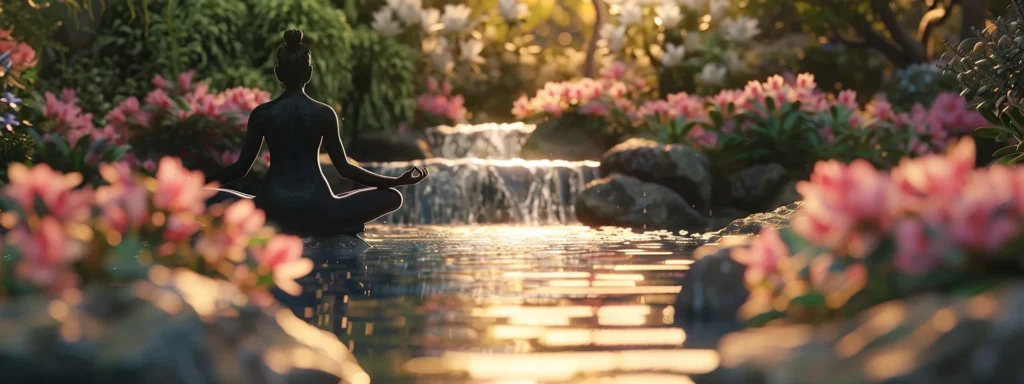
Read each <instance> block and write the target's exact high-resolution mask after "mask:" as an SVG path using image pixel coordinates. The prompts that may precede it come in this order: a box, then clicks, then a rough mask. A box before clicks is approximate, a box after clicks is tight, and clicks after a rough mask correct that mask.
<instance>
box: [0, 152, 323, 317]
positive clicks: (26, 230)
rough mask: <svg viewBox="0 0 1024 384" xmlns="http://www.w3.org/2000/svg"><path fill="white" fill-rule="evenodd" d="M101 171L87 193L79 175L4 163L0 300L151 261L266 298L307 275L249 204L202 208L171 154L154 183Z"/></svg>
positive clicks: (200, 183)
mask: <svg viewBox="0 0 1024 384" xmlns="http://www.w3.org/2000/svg"><path fill="white" fill-rule="evenodd" d="M101 173H102V175H103V179H104V181H105V182H106V184H104V185H102V186H99V187H96V188H93V187H90V186H84V187H80V184H81V183H82V176H81V175H80V174H77V173H69V174H63V173H60V172H56V171H54V170H53V169H51V168H50V167H49V166H47V165H45V164H43V165H36V166H34V167H31V168H29V167H27V166H25V165H22V164H13V165H12V166H11V167H10V170H9V175H10V178H11V182H10V184H8V185H7V186H6V187H4V190H3V199H2V202H3V207H4V209H3V213H2V214H0V223H2V225H3V233H2V235H3V237H2V241H0V252H2V253H3V255H4V257H3V259H0V276H2V278H0V285H2V287H0V289H2V290H0V296H11V295H19V294H23V293H28V292H37V291H41V292H44V293H48V294H59V293H61V292H63V291H65V290H68V289H74V288H76V287H78V286H80V285H82V284H88V283H118V282H126V281H131V280H134V279H138V278H142V277H144V276H145V273H146V271H147V269H148V267H150V266H154V265H161V266H166V267H171V268H188V269H191V270H194V271H197V272H199V273H201V274H205V275H207V276H213V277H216V278H219V279H223V280H227V281H230V282H232V283H234V284H236V285H238V286H239V287H240V288H242V289H243V290H244V291H245V292H248V293H250V294H251V295H253V296H254V297H257V298H261V299H269V295H268V293H267V290H266V288H267V287H268V286H270V284H271V283H276V284H277V285H278V286H279V287H280V288H282V289H283V290H285V291H286V292H289V293H291V294H296V293H297V291H300V290H301V287H299V286H298V285H297V283H295V281H294V279H295V278H297V277H301V276H303V275H304V274H306V273H308V272H309V271H310V270H311V269H312V263H311V262H310V261H309V260H308V259H304V258H302V242H301V240H300V239H299V238H298V237H294V236H288V235H280V234H276V233H275V231H274V230H273V228H271V227H267V226H266V225H265V222H264V219H265V216H264V214H263V213H262V212H261V211H259V210H257V209H255V207H254V205H253V203H252V201H250V200H242V201H240V202H237V203H234V204H232V205H230V206H226V207H225V206H222V205H215V206H213V207H211V208H209V209H207V207H206V204H205V199H206V198H208V197H209V196H210V195H211V194H212V192H214V191H212V190H210V189H208V188H204V187H206V186H205V185H204V184H205V182H204V179H203V175H202V173H200V172H198V171H189V170H187V169H186V168H185V167H183V165H182V163H181V162H180V161H179V160H177V159H175V158H170V157H167V158H163V159H161V160H160V165H159V168H158V170H157V172H156V177H155V178H151V177H147V176H142V175H139V174H133V173H132V171H131V168H130V167H129V166H128V165H127V164H126V163H123V162H121V163H116V164H104V165H102V166H101Z"/></svg>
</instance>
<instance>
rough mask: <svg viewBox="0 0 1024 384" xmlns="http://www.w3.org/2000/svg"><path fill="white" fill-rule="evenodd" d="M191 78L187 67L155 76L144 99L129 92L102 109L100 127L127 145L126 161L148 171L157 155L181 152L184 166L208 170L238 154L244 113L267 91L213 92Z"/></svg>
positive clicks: (266, 98) (264, 97)
mask: <svg viewBox="0 0 1024 384" xmlns="http://www.w3.org/2000/svg"><path fill="white" fill-rule="evenodd" d="M194 77H195V72H192V71H189V72H184V73H181V74H179V75H178V76H177V78H176V79H174V81H168V80H167V79H165V78H164V77H163V76H159V75H157V76H156V77H154V78H153V80H152V83H153V86H155V87H156V88H155V89H153V90H152V91H150V92H149V94H147V95H146V97H145V98H144V99H143V100H141V101H140V100H139V99H137V98H135V97H129V98H127V99H124V100H123V101H121V103H120V104H118V106H117V107H115V108H114V109H112V110H111V111H109V112H108V113H107V115H106V117H105V120H106V122H107V124H108V125H107V126H106V127H104V131H109V132H111V134H112V135H114V136H115V137H116V140H117V142H118V143H125V144H128V145H130V146H131V147H132V153H131V154H130V155H129V161H130V162H131V163H133V164H137V165H140V166H141V167H142V168H143V169H145V170H147V171H151V172H152V171H154V170H155V169H154V166H155V165H156V161H157V160H159V159H160V158H162V157H164V156H180V158H181V161H182V162H183V163H184V164H185V166H186V167H188V168H189V169H198V170H202V171H203V172H207V173H209V172H214V171H217V170H219V169H220V168H221V167H223V166H225V165H227V164H230V163H232V162H234V160H235V159H237V158H238V152H239V151H240V150H241V146H242V140H243V139H244V137H245V129H246V124H247V123H248V119H249V113H250V112H252V110H253V109H255V108H256V107H257V106H259V105H260V104H262V103H265V102H267V101H269V100H270V94H269V93H267V92H264V91H261V90H257V89H250V88H242V87H236V88H231V89H228V90H226V91H224V92H220V93H212V92H210V90H209V85H208V84H207V83H205V82H197V81H195V79H194ZM267 154H269V152H264V157H263V160H264V162H263V163H262V165H263V166H265V165H266V163H267V162H269V157H267Z"/></svg>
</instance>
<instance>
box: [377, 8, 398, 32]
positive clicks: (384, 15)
mask: <svg viewBox="0 0 1024 384" xmlns="http://www.w3.org/2000/svg"><path fill="white" fill-rule="evenodd" d="M393 16H394V14H393V11H391V8H387V7H384V8H381V9H379V10H378V11H377V12H374V13H373V22H371V23H370V26H372V27H373V29H375V30H377V33H380V34H381V35H384V36H386V37H395V36H398V35H401V34H402V25H401V24H398V21H397V20H395V19H394V18H393Z"/></svg>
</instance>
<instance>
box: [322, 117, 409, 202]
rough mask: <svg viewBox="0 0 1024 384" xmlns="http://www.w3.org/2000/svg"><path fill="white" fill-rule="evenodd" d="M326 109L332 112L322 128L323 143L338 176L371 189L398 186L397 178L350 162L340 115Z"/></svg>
mask: <svg viewBox="0 0 1024 384" xmlns="http://www.w3.org/2000/svg"><path fill="white" fill-rule="evenodd" d="M326 109H328V110H330V116H327V117H326V118H325V119H324V120H325V121H324V122H323V123H322V124H321V125H320V126H321V127H322V129H323V141H324V145H325V146H326V148H327V155H328V156H330V158H331V163H333V164H334V168H335V169H337V170H338V174H339V175H341V177H344V178H346V179H349V180H352V181H354V182H357V183H359V184H362V185H366V186H370V187H377V188H390V187H395V186H398V185H399V183H398V179H397V178H394V177H388V176H382V175H378V174H376V173H373V172H370V171H367V170H365V169H363V168H361V167H359V166H358V165H355V164H352V163H351V162H349V161H348V155H346V154H345V146H343V145H342V144H341V125H340V124H338V114H337V113H335V112H334V109H332V108H331V107H326ZM324 114H325V115H327V112H326V111H325V113H324Z"/></svg>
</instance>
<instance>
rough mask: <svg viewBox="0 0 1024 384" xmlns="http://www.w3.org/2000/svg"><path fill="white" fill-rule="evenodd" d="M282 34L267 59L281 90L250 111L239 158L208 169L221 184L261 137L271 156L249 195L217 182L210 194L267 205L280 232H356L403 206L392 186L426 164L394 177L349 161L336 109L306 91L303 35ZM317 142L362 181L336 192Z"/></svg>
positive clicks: (240, 171)
mask: <svg viewBox="0 0 1024 384" xmlns="http://www.w3.org/2000/svg"><path fill="white" fill-rule="evenodd" d="M284 40H285V44H282V45H281V47H279V48H278V49H277V66H276V67H274V72H275V73H276V74H277V79H278V80H280V81H281V83H282V84H283V85H284V93H282V94H281V96H279V97H278V98H276V99H274V100H271V101H270V102H268V103H266V104H263V105H260V106H258V107H256V109H254V110H253V111H252V114H251V115H250V116H249V125H248V130H247V132H246V134H245V142H244V144H243V145H242V151H241V154H240V155H239V157H238V161H236V162H235V163H234V164H231V165H229V166H228V167H226V168H225V169H224V170H222V171H221V172H218V173H216V174H214V175H212V176H211V177H210V181H215V182H218V183H220V185H225V184H227V183H230V182H232V181H235V180H238V179H241V178H242V177H244V176H245V175H246V174H248V173H249V170H250V169H251V168H252V165H253V163H254V162H255V161H256V157H257V156H258V155H259V152H260V148H261V147H262V146H263V140H264V139H266V142H267V146H268V147H269V149H270V157H271V159H272V161H271V164H270V169H269V170H268V171H267V176H266V177H265V178H264V179H263V184H262V185H261V187H260V189H259V191H258V192H257V194H256V196H250V195H246V194H244V193H241V192H237V191H232V190H229V189H220V191H221V192H220V193H218V196H214V198H213V199H212V200H223V199H224V198H225V196H230V197H233V198H238V197H242V198H251V199H253V201H254V202H255V203H256V206H257V207H259V208H261V209H263V210H264V211H265V212H266V214H267V220H268V221H270V222H272V223H274V224H277V225H278V226H279V227H280V228H281V230H282V231H283V232H285V233H290V234H296V235H300V236H329V235H335V234H355V233H359V232H362V231H363V229H364V224H366V223H368V222H370V221H373V220H375V219H377V218H379V217H381V216H383V215H385V214H388V213H390V212H393V211H395V210H396V209H398V208H399V207H401V206H402V195H401V194H400V193H399V192H398V191H397V190H395V189H393V187H397V186H401V185H409V184H415V183H418V182H420V181H421V180H423V178H425V177H426V176H427V170H426V169H425V168H422V167H412V168H411V169H409V170H408V171H407V172H405V173H404V174H402V175H401V176H399V177H397V178H396V177H387V176H382V175H378V174H376V173H373V172H370V171H367V170H365V169H363V168H360V167H359V166H357V165H355V164H352V163H350V162H349V160H348V157H347V156H346V155H345V148H344V146H342V144H341V132H340V126H339V124H338V115H337V114H336V113H335V112H334V109H332V108H331V107H329V106H327V105H326V104H323V103H321V102H318V101H316V100H313V99H312V98H310V97H309V95H307V94H306V91H305V85H306V83H308V82H309V79H310V77H311V76H312V73H313V67H312V65H311V57H310V52H309V47H307V46H306V45H305V44H303V43H302V31H297V30H289V31H287V32H285V33H284ZM321 145H326V146H327V153H328V155H330V158H331V162H332V163H334V166H335V168H337V169H338V173H339V174H341V176H342V177H344V178H346V179H349V180H352V181H354V182H356V183H359V184H362V185H366V186H369V188H366V189H361V190H356V191H351V192H348V193H344V194H340V195H335V194H334V192H333V191H332V190H331V187H330V185H329V184H328V183H327V179H326V178H325V177H324V175H323V172H322V171H321V168H320V147H321Z"/></svg>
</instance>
